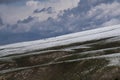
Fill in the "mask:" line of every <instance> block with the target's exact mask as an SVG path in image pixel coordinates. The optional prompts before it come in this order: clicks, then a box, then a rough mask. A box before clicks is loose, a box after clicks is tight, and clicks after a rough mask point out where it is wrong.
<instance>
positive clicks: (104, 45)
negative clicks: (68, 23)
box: [0, 25, 120, 80]
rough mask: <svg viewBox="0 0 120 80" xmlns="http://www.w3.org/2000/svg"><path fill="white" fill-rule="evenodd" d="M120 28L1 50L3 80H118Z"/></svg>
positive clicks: (56, 38)
mask: <svg viewBox="0 0 120 80" xmlns="http://www.w3.org/2000/svg"><path fill="white" fill-rule="evenodd" d="M119 34H120V25H115V26H108V27H103V28H98V29H93V30H88V31H83V32H78V33H73V34H68V35H63V36H59V37H55V38H49V39H45V40H38V41H30V42H22V43H16V44H10V45H5V46H0V80H119V79H120V77H119V76H120V35H119Z"/></svg>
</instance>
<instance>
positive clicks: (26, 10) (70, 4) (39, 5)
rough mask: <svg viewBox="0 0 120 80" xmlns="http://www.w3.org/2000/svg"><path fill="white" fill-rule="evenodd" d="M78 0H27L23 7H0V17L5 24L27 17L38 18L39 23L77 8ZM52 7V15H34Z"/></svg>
mask: <svg viewBox="0 0 120 80" xmlns="http://www.w3.org/2000/svg"><path fill="white" fill-rule="evenodd" d="M79 1H80V0H48V1H34V0H29V1H27V2H26V4H25V5H19V6H16V5H5V4H4V5H0V16H1V18H2V20H3V22H4V23H5V24H11V25H13V24H15V23H16V22H17V21H18V20H24V19H26V18H27V17H28V16H32V17H38V18H39V21H44V20H47V19H48V18H49V17H52V18H54V19H55V18H57V16H58V14H61V15H62V14H63V12H64V10H67V9H72V8H74V7H77V6H78V3H79ZM48 7H52V9H53V11H54V12H53V13H52V14H48V13H46V12H43V13H38V14H34V13H33V12H34V10H35V9H43V8H48Z"/></svg>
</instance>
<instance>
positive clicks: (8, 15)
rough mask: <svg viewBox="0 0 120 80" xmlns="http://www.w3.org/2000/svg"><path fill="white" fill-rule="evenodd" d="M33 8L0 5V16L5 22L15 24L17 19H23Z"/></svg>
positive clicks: (30, 13)
mask: <svg viewBox="0 0 120 80" xmlns="http://www.w3.org/2000/svg"><path fill="white" fill-rule="evenodd" d="M32 12H33V10H32V9H31V8H30V7H26V6H24V5H22V6H10V5H0V16H1V18H2V20H3V23H5V24H11V25H12V24H15V23H16V22H17V21H18V20H24V19H25V18H27V17H28V16H29V15H32Z"/></svg>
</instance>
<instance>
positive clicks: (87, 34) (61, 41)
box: [0, 25, 120, 57]
mask: <svg viewBox="0 0 120 80" xmlns="http://www.w3.org/2000/svg"><path fill="white" fill-rule="evenodd" d="M119 36H120V25H114V26H107V27H102V28H98V29H93V30H88V31H83V32H77V33H73V34H68V35H63V36H58V37H53V38H48V39H42V40H37V41H29V42H21V43H16V44H10V45H4V46H0V56H1V57H2V56H6V55H9V54H18V53H25V52H29V51H34V50H41V49H45V48H49V47H55V46H62V45H68V44H72V43H77V42H85V41H90V40H99V39H103V38H109V37H119Z"/></svg>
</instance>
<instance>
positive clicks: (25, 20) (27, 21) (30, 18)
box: [17, 16, 34, 23]
mask: <svg viewBox="0 0 120 80" xmlns="http://www.w3.org/2000/svg"><path fill="white" fill-rule="evenodd" d="M32 20H34V18H33V17H31V16H29V17H28V18H26V19H24V20H19V21H18V22H17V23H29V22H31V21H32Z"/></svg>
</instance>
